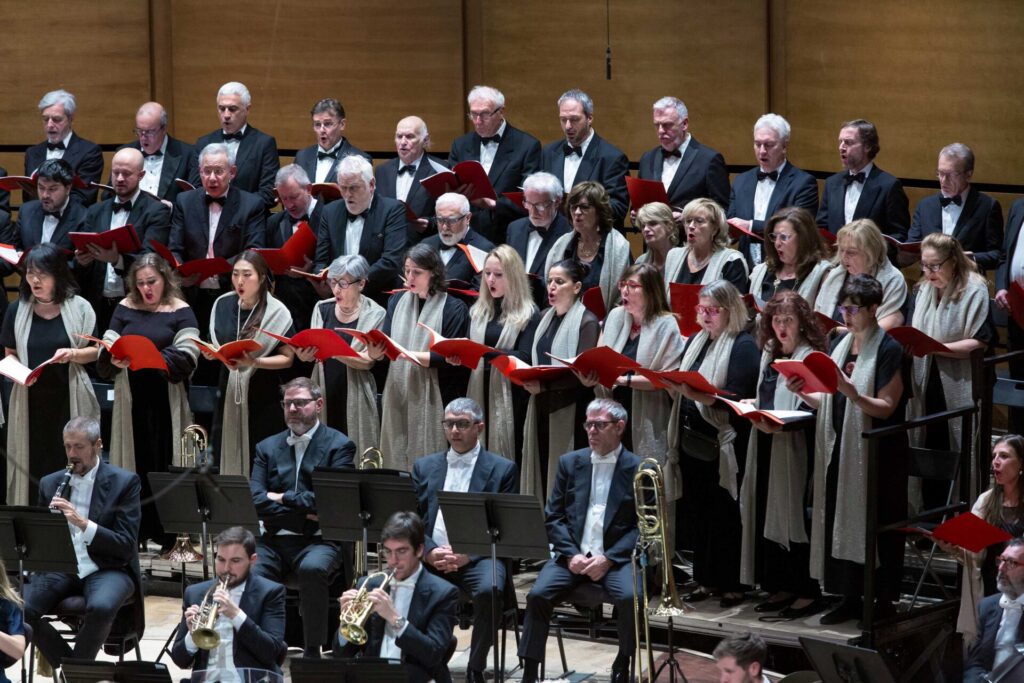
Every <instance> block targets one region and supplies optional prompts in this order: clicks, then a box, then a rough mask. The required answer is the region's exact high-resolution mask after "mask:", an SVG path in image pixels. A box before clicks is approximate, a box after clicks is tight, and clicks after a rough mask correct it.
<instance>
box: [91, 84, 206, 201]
mask: <svg viewBox="0 0 1024 683" xmlns="http://www.w3.org/2000/svg"><path fill="white" fill-rule="evenodd" d="M135 137H137V138H138V140H136V141H135V142H129V143H128V144H127V145H125V147H131V148H134V149H137V150H139V151H140V152H142V156H143V157H144V161H143V163H144V165H145V169H146V175H145V176H143V177H142V182H140V183H139V187H141V188H142V190H143V192H148V193H150V194H152V195H156V197H157V198H158V199H161V200H163V201H164V202H165V203H167V206H168V208H171V207H172V204H173V202H174V198H175V197H177V196H178V193H180V192H181V188H180V187H178V183H176V182H174V181H175V180H176V179H177V178H181V179H182V180H189V179H191V178H193V177H195V175H196V173H195V164H196V153H195V150H194V149H192V145H189V144H187V143H185V142H182V141H181V140H178V139H176V138H172V137H171V136H170V135H168V134H167V110H166V109H164V107H163V105H161V104H160V103H159V102H146V103H145V104H143V105H142V106H141V107H139V110H138V111H137V112H136V113H135ZM111 184H113V182H111Z"/></svg>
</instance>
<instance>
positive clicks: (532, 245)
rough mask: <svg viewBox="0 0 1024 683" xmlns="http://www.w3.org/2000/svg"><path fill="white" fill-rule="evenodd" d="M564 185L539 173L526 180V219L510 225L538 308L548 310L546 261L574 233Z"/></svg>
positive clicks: (511, 238) (510, 235) (512, 244)
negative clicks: (564, 199) (565, 208)
mask: <svg viewBox="0 0 1024 683" xmlns="http://www.w3.org/2000/svg"><path fill="white" fill-rule="evenodd" d="M563 193H564V190H563V189H562V183H561V182H560V181H559V180H558V178H556V177H555V176H553V175H551V174H550V173H547V172H545V171H539V172H537V173H533V174H531V175H529V176H527V177H526V181H525V182H524V183H523V206H525V207H526V213H527V216H526V218H520V219H519V220H517V221H513V222H512V223H510V224H509V226H508V244H509V246H510V247H512V248H513V249H515V250H516V253H518V254H519V256H520V257H521V258H522V259H523V263H524V264H525V265H526V273H527V274H528V275H530V276H532V277H530V289H531V291H532V292H533V300H534V302H536V304H537V307H538V308H547V306H548V295H547V290H546V288H545V286H544V280H545V277H546V275H547V274H546V273H545V272H544V263H545V262H546V261H547V257H548V252H549V251H551V245H553V244H554V243H555V240H557V239H558V238H559V237H561V236H562V235H564V234H566V233H567V232H569V231H570V230H572V226H571V225H570V224H569V220H568V219H567V218H566V217H565V214H563V213H562V197H563Z"/></svg>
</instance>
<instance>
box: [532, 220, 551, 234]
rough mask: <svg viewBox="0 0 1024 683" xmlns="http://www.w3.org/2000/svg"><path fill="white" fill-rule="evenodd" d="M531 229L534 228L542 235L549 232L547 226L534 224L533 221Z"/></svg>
mask: <svg viewBox="0 0 1024 683" xmlns="http://www.w3.org/2000/svg"><path fill="white" fill-rule="evenodd" d="M530 229H531V230H533V231H534V232H535V233H537V234H538V235H540V236H541V237H543V236H544V235H546V234H548V229H547V228H542V227H540V226H539V225H534V224H533V223H531V224H530Z"/></svg>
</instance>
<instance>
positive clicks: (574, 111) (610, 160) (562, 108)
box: [540, 89, 629, 227]
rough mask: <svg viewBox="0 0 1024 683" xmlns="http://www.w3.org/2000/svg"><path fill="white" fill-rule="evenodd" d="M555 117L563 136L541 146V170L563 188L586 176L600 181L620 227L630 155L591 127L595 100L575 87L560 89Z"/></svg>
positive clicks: (567, 188) (625, 199)
mask: <svg viewBox="0 0 1024 683" xmlns="http://www.w3.org/2000/svg"><path fill="white" fill-rule="evenodd" d="M558 121H559V123H560V125H561V126H562V131H563V132H564V133H565V139H563V140H556V141H555V142H552V143H551V144H548V145H545V146H544V149H543V151H542V152H541V162H540V166H541V170H543V171H547V172H548V173H550V174H551V175H553V176H555V177H556V178H558V180H559V181H560V182H561V183H562V187H564V188H566V190H570V189H572V187H573V186H574V185H576V184H578V183H582V182H583V181H585V180H593V181H595V182H598V183H601V185H603V186H604V189H605V190H607V191H608V197H609V198H610V199H611V203H612V210H613V211H614V213H615V225H616V227H622V221H623V219H624V218H625V217H626V210H627V209H628V208H629V193H627V192H626V175H627V174H628V173H629V159H627V158H626V155H625V154H623V153H622V152H621V151H620V150H619V149H618V148H617V147H615V146H614V145H612V144H611V143H610V142H608V141H607V140H605V139H604V138H602V137H601V136H600V135H598V134H597V133H596V132H595V131H594V128H593V126H592V124H593V122H594V101H593V100H592V99H590V95H588V94H587V93H585V92H583V91H582V90H575V89H574V90H568V91H566V92H564V93H562V96H561V97H559V98H558Z"/></svg>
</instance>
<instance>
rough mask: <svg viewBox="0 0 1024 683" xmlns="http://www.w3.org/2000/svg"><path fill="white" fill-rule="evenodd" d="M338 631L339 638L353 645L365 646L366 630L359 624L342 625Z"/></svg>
mask: <svg viewBox="0 0 1024 683" xmlns="http://www.w3.org/2000/svg"><path fill="white" fill-rule="evenodd" d="M338 630H339V631H341V636H342V637H343V638H344V639H345V640H347V641H348V642H350V643H352V644H354V645H365V644H366V637H367V636H366V629H365V628H363V627H362V626H360V625H359V624H352V623H349V624H342V625H341V628H339V629H338Z"/></svg>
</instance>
